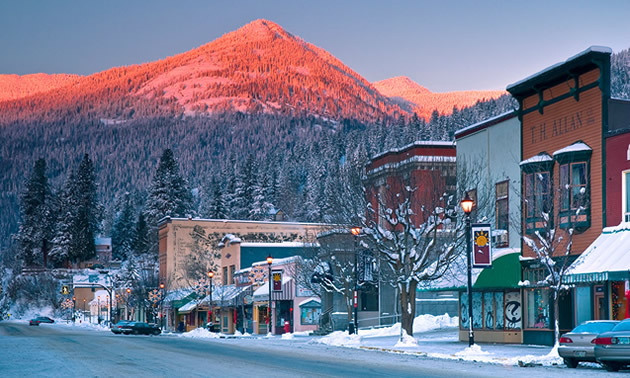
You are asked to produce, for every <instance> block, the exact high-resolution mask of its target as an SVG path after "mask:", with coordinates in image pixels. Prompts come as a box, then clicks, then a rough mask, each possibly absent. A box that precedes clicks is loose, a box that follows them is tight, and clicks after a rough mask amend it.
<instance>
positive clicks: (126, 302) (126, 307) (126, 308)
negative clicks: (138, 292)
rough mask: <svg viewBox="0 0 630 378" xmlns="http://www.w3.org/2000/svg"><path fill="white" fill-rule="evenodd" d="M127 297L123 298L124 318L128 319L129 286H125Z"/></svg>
mask: <svg viewBox="0 0 630 378" xmlns="http://www.w3.org/2000/svg"><path fill="white" fill-rule="evenodd" d="M126 291H127V298H125V318H127V320H129V295H130V294H131V288H127V290H126Z"/></svg>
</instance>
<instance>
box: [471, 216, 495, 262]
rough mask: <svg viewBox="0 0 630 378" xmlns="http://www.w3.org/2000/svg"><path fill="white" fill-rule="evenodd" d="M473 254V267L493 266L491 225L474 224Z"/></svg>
mask: <svg viewBox="0 0 630 378" xmlns="http://www.w3.org/2000/svg"><path fill="white" fill-rule="evenodd" d="M471 228H472V254H473V256H472V257H473V258H472V260H473V267H475V268H485V267H491V266H492V246H491V240H490V235H491V234H492V231H491V229H490V225H489V224H486V223H477V224H473V225H472V227H471Z"/></svg>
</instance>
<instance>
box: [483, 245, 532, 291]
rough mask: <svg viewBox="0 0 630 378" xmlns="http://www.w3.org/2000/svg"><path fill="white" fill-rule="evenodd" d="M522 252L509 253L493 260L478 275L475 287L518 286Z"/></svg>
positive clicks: (505, 287)
mask: <svg viewBox="0 0 630 378" xmlns="http://www.w3.org/2000/svg"><path fill="white" fill-rule="evenodd" d="M519 256H520V253H508V254H506V255H503V256H501V257H499V258H497V259H494V260H493V261H492V267H491V268H485V269H484V270H483V271H482V272H481V273H480V274H479V276H478V277H477V280H476V281H475V284H474V285H473V289H511V288H518V282H519V281H520V279H521V263H520V261H519V259H518V258H519Z"/></svg>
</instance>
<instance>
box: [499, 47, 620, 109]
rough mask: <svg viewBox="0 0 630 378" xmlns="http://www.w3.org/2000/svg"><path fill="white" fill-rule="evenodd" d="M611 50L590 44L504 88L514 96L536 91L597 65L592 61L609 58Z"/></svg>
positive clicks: (527, 94) (530, 93) (526, 94)
mask: <svg viewBox="0 0 630 378" xmlns="http://www.w3.org/2000/svg"><path fill="white" fill-rule="evenodd" d="M610 54H612V50H611V49H610V47H605V46H591V47H589V48H588V49H586V50H584V51H582V52H580V53H578V54H576V55H574V56H572V57H570V58H569V59H567V60H566V61H564V62H560V63H556V64H554V65H552V66H549V67H547V68H545V69H544V70H542V71H540V72H537V73H535V74H533V75H531V76H528V77H526V78H525V79H523V80H520V81H517V82H516V83H514V84H510V85H508V86H507V88H506V90H507V91H508V92H510V94H512V96H514V97H516V98H523V97H526V96H529V95H532V94H534V93H536V90H537V89H539V88H541V87H549V86H552V85H554V84H556V83H557V82H559V81H564V80H566V78H568V77H570V74H571V73H579V72H586V70H590V69H592V68H596V67H597V65H596V64H594V63H593V62H594V61H596V60H601V59H608V60H610Z"/></svg>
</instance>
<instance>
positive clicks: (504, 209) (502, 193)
mask: <svg viewBox="0 0 630 378" xmlns="http://www.w3.org/2000/svg"><path fill="white" fill-rule="evenodd" d="M508 190H509V181H503V182H500V183H498V184H497V185H496V204H495V208H496V222H495V223H496V224H495V228H496V229H495V232H493V233H494V234H496V238H495V240H494V242H495V246H496V247H499V248H500V247H507V245H508V243H509V240H508V235H509V230H508V228H509V221H510V220H509V218H510V215H509V213H508V201H509V193H508Z"/></svg>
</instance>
